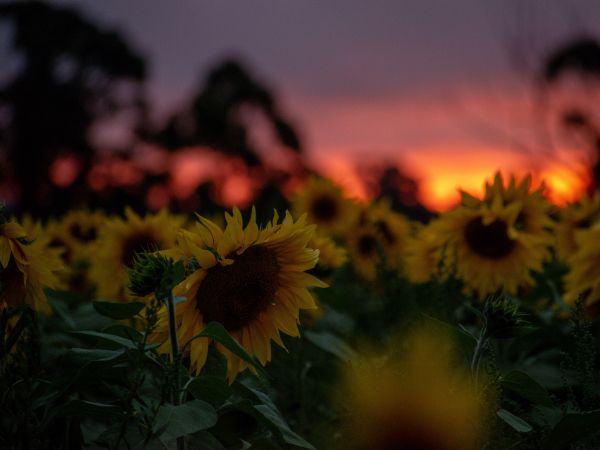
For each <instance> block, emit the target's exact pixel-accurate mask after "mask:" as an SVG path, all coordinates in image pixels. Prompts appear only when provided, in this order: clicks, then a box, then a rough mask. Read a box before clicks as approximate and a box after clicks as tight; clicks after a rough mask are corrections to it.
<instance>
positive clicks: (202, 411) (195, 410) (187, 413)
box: [154, 400, 217, 441]
mask: <svg viewBox="0 0 600 450" xmlns="http://www.w3.org/2000/svg"><path fill="white" fill-rule="evenodd" d="M216 423H217V412H216V411H215V409H214V408H213V407H212V406H211V405H210V404H209V403H206V402H204V401H202V400H192V401H189V402H186V403H184V404H183V405H163V406H161V407H160V409H159V410H158V414H157V416H156V422H155V424H154V432H155V433H157V434H160V435H161V439H162V440H164V441H168V440H173V439H177V438H178V437H180V436H185V435H188V434H192V433H196V432H197V431H201V430H206V429H207V428H210V427H212V426H213V425H215V424H216Z"/></svg>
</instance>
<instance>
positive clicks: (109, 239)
mask: <svg viewBox="0 0 600 450" xmlns="http://www.w3.org/2000/svg"><path fill="white" fill-rule="evenodd" d="M184 220H185V219H184V218H182V217H178V216H173V215H171V214H169V213H168V212H167V211H166V210H162V211H160V212H159V213H157V214H149V215H147V216H145V217H140V216H138V215H137V214H136V213H135V212H133V210H131V209H130V208H127V209H126V210H125V219H124V220H123V219H121V218H118V217H116V218H111V219H107V220H106V222H105V223H104V225H103V226H102V229H101V230H100V233H99V235H98V246H97V247H96V250H95V252H94V254H93V255H91V256H90V270H89V276H90V279H91V280H92V281H93V282H94V283H95V285H96V287H97V291H96V295H97V296H98V297H100V298H112V299H120V300H131V296H130V294H128V293H127V290H126V284H127V279H128V278H127V269H128V268H132V267H133V264H134V259H135V255H136V253H140V252H143V251H155V250H162V249H167V248H170V247H172V246H173V245H175V237H176V236H177V232H178V231H179V229H180V228H181V226H182V225H183V223H184Z"/></svg>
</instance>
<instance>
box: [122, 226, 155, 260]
mask: <svg viewBox="0 0 600 450" xmlns="http://www.w3.org/2000/svg"><path fill="white" fill-rule="evenodd" d="M161 247H162V246H161V244H160V242H159V240H158V239H156V237H155V236H154V235H153V234H152V233H149V232H141V233H137V234H133V235H131V236H129V237H127V238H125V241H124V242H123V247H122V252H121V262H122V263H123V265H125V266H126V267H133V264H134V262H135V255H136V253H142V252H153V251H156V250H158V249H160V248H161Z"/></svg>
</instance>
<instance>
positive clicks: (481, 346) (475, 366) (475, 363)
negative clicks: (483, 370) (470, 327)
mask: <svg viewBox="0 0 600 450" xmlns="http://www.w3.org/2000/svg"><path fill="white" fill-rule="evenodd" d="M486 344H487V337H486V327H484V328H483V329H482V330H481V333H480V334H479V338H478V339H477V345H476V346H475V350H474V351H473V357H472V359H471V374H473V377H474V380H475V387H477V386H478V383H479V366H480V363H481V356H482V355H483V351H484V350H485V346H486Z"/></svg>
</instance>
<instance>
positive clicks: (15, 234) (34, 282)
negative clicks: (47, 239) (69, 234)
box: [0, 222, 62, 314]
mask: <svg viewBox="0 0 600 450" xmlns="http://www.w3.org/2000/svg"><path fill="white" fill-rule="evenodd" d="M27 238H28V236H27V233H26V231H25V229H24V228H23V227H21V226H20V225H19V224H18V223H16V222H6V223H4V224H2V225H0V265H1V267H0V308H7V307H18V306H21V305H27V306H29V307H31V308H32V309H34V310H35V311H39V312H42V313H45V314H50V313H51V312H52V310H51V309H50V305H49V304H48V300H47V299H46V294H45V293H44V288H45V287H49V288H51V289H56V288H58V287H59V286H60V282H59V279H58V277H57V272H58V271H60V269H61V267H62V264H61V261H60V257H59V251H58V250H52V249H47V248H46V247H45V245H44V244H43V243H41V242H38V241H32V242H30V241H28V239H27Z"/></svg>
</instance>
